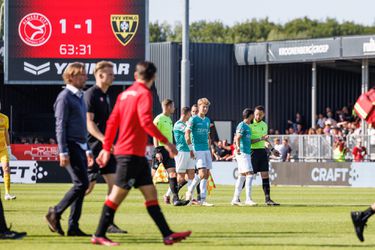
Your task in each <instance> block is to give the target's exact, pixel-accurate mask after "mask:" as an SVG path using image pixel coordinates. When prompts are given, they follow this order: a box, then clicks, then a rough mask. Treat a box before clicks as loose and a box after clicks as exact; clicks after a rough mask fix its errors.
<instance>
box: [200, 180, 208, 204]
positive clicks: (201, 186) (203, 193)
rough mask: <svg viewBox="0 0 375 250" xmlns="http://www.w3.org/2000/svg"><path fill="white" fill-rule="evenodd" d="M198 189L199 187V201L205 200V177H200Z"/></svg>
mask: <svg viewBox="0 0 375 250" xmlns="http://www.w3.org/2000/svg"><path fill="white" fill-rule="evenodd" d="M200 189H201V195H200V196H201V197H200V198H201V201H205V200H206V193H207V179H202V180H201V183H200Z"/></svg>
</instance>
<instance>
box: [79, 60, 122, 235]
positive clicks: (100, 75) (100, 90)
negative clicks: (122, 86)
mask: <svg viewBox="0 0 375 250" xmlns="http://www.w3.org/2000/svg"><path fill="white" fill-rule="evenodd" d="M94 74H95V79H96V84H95V85H94V86H92V87H91V88H89V89H88V90H87V91H86V92H85V95H84V98H85V102H86V106H87V130H88V132H89V134H88V143H89V146H90V148H91V149H92V152H93V154H94V156H95V158H96V157H97V156H98V155H99V153H100V151H101V150H102V143H103V140H104V133H105V128H106V122H107V120H108V118H109V115H110V114H111V111H112V108H111V103H110V99H109V96H108V94H107V91H108V88H109V87H110V86H111V85H112V82H113V80H114V73H113V64H112V63H111V62H107V61H101V62H98V63H97V64H96V67H95V72H94ZM115 173H116V159H115V157H114V156H113V155H111V158H110V160H109V162H108V164H107V165H106V166H105V167H103V168H100V167H99V165H98V164H97V163H96V162H95V163H94V166H93V167H92V168H89V169H88V175H89V181H90V185H89V188H88V189H87V191H86V195H88V194H89V193H91V191H92V190H93V189H94V186H95V184H96V181H97V178H98V175H99V174H100V175H102V177H103V178H104V180H105V181H106V183H107V184H108V194H109V193H110V192H111V190H112V187H113V185H114V183H115ZM108 232H109V233H127V232H126V231H124V230H121V229H120V228H118V227H117V226H116V225H115V224H114V223H113V222H112V225H110V226H109V228H108Z"/></svg>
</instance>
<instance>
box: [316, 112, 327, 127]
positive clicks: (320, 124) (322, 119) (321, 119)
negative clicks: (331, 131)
mask: <svg viewBox="0 0 375 250" xmlns="http://www.w3.org/2000/svg"><path fill="white" fill-rule="evenodd" d="M326 120H327V118H325V117H324V115H323V114H322V113H320V114H319V115H318V121H317V122H316V125H317V126H318V127H319V128H324V125H325V122H326Z"/></svg>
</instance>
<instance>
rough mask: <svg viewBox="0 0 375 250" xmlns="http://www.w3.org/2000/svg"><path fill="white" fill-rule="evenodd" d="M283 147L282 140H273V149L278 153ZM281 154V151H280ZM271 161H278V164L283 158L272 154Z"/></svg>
mask: <svg viewBox="0 0 375 250" xmlns="http://www.w3.org/2000/svg"><path fill="white" fill-rule="evenodd" d="M281 146H282V144H281V142H280V138H275V139H273V147H274V148H275V149H276V150H277V151H279V149H280V147H281ZM279 152H280V151H279ZM270 159H271V160H272V161H276V162H278V161H281V156H275V155H273V154H270Z"/></svg>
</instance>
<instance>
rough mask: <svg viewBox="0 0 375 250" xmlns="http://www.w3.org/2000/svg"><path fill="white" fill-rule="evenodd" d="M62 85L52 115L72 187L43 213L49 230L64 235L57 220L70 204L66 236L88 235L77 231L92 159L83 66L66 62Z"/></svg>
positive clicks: (85, 77)
mask: <svg viewBox="0 0 375 250" xmlns="http://www.w3.org/2000/svg"><path fill="white" fill-rule="evenodd" d="M63 79H64V82H65V83H66V88H65V89H64V90H63V91H61V92H60V94H59V95H58V97H57V99H56V102H55V105H54V109H55V118H56V138H57V143H58V147H59V153H60V166H61V167H63V168H65V169H66V170H67V171H68V173H69V175H70V177H71V178H72V182H73V184H74V185H73V187H72V188H71V189H70V190H69V191H68V192H67V193H66V194H65V196H64V198H63V199H62V200H61V201H60V202H59V203H58V204H57V205H56V206H54V207H50V208H49V210H48V213H47V215H46V216H45V218H46V220H47V222H48V226H49V228H50V230H51V231H52V232H57V233H58V234H60V235H64V234H65V233H64V231H63V229H62V228H61V224H60V219H61V215H62V214H63V213H64V211H65V210H66V209H67V208H68V207H71V211H70V217H69V229H68V236H90V235H88V234H86V233H84V232H82V231H81V229H80V228H79V224H78V221H79V219H80V217H81V213H82V205H83V200H84V197H85V193H86V190H87V188H88V186H89V180H88V177H87V167H88V166H92V165H93V163H94V159H93V156H92V153H91V151H90V149H89V147H88V144H87V128H86V105H85V102H84V100H83V91H82V89H83V88H84V86H85V83H86V80H87V74H86V71H85V66H84V65H83V64H82V63H79V62H75V63H71V64H69V65H68V67H67V68H66V69H65V71H64V74H63Z"/></svg>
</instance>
